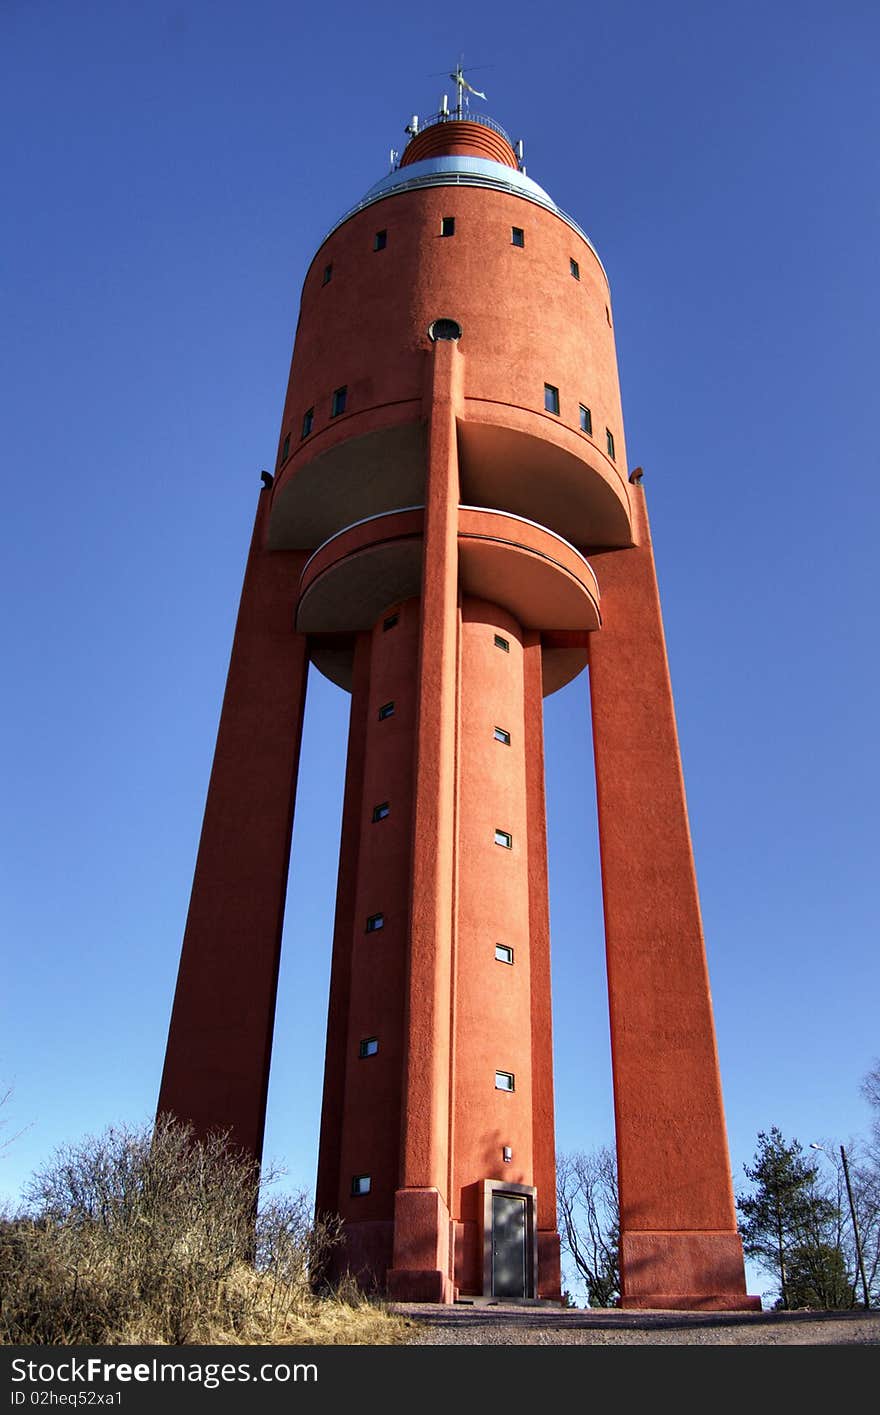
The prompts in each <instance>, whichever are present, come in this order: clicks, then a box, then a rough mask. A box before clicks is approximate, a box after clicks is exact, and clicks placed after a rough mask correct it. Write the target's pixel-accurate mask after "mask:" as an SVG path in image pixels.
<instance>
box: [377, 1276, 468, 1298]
mask: <svg viewBox="0 0 880 1415" xmlns="http://www.w3.org/2000/svg"><path fill="white" fill-rule="evenodd" d="M385 1282H386V1289H387V1292H388V1297H389V1298H390V1300H391V1301H392V1302H443V1303H446V1304H450V1303H452V1302H453V1301H454V1299H455V1293H454V1289H453V1286H452V1282H451V1280H450V1278H449V1277H448V1276H447V1274H446V1273H442V1272H440V1270H439V1269H438V1268H389V1270H388V1275H387V1277H386V1280H385Z"/></svg>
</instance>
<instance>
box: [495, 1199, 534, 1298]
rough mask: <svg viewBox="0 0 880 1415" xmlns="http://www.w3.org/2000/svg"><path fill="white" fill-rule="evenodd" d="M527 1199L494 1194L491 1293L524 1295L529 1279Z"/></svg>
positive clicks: (496, 1294) (504, 1295)
mask: <svg viewBox="0 0 880 1415" xmlns="http://www.w3.org/2000/svg"><path fill="white" fill-rule="evenodd" d="M527 1202H528V1201H527V1200H526V1199H525V1198H520V1197H518V1196H517V1195H515V1194H493V1195H492V1295H493V1296H494V1297H525V1296H526V1295H527V1294H526V1282H527V1264H526V1236H527V1228H528V1225H527V1223H526V1203H527Z"/></svg>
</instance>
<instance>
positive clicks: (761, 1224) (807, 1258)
mask: <svg viewBox="0 0 880 1415" xmlns="http://www.w3.org/2000/svg"><path fill="white" fill-rule="evenodd" d="M743 1168H744V1169H745V1173H746V1178H747V1179H750V1180H751V1181H752V1184H753V1185H754V1186H755V1187H754V1190H753V1192H752V1193H751V1194H739V1195H737V1200H736V1205H737V1208H738V1209H739V1212H740V1215H741V1222H740V1234H741V1236H742V1241H743V1248H744V1249H745V1252H746V1253H747V1254H748V1256H749V1257H750V1258H755V1259H756V1260H757V1261H758V1262H759V1263H760V1265H761V1267H763V1268H765V1269H766V1270H767V1272H771V1273H774V1274H775V1275H776V1277H777V1278H778V1281H779V1301H778V1304H777V1305H778V1306H780V1307H794V1306H798V1305H805V1304H804V1303H803V1296H804V1292H805V1291H806V1288H807V1286H808V1285H809V1283H808V1282H807V1281H806V1280H805V1275H809V1274H812V1280H813V1283H814V1285H815V1283H816V1282H818V1281H819V1277H818V1275H819V1274H822V1273H823V1272H825V1273H826V1276H829V1275H830V1270H828V1261H827V1255H826V1258H825V1260H823V1259H822V1257H821V1250H822V1249H823V1247H829V1246H831V1247H834V1246H836V1245H833V1244H828V1242H827V1238H826V1233H827V1226H828V1225H829V1224H832V1223H833V1222H834V1220H835V1218H836V1217H837V1210H836V1208H835V1206H834V1204H833V1203H831V1201H830V1200H829V1199H828V1198H826V1197H825V1196H824V1195H823V1194H821V1193H820V1192H819V1190H818V1188H817V1184H816V1175H817V1166H816V1165H814V1164H811V1163H810V1162H809V1160H808V1159H807V1158H806V1156H805V1155H804V1153H803V1151H802V1150H801V1147H800V1145H799V1144H798V1142H797V1140H792V1142H791V1144H786V1142H785V1140H784V1139H783V1137H782V1133H781V1131H780V1130H778V1129H777V1127H776V1126H775V1125H774V1126H773V1127H772V1129H771V1130H770V1132H769V1134H768V1133H767V1132H765V1131H763V1130H762V1131H761V1132H760V1134H759V1135H758V1148H757V1150H756V1152H755V1158H754V1163H753V1164H752V1166H751V1168H750V1167H749V1166H748V1165H744V1166H743ZM838 1252H839V1250H838ZM820 1285H821V1286H822V1288H823V1292H824V1291H825V1290H826V1288H827V1286H828V1284H827V1282H826V1281H825V1280H824V1279H823V1281H822V1282H821V1283H820ZM823 1305H824V1301H823ZM844 1305H846V1306H850V1305H851V1289H850V1292H849V1298H848V1300H847V1301H846V1302H845V1304H844Z"/></svg>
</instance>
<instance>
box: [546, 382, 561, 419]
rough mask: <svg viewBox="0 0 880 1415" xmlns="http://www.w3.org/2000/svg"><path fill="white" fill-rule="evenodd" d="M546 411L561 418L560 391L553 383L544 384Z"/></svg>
mask: <svg viewBox="0 0 880 1415" xmlns="http://www.w3.org/2000/svg"><path fill="white" fill-rule="evenodd" d="M544 410H545V412H548V413H555V414H556V416H557V417H558V416H559V389H558V388H554V387H553V384H552V383H545V384H544Z"/></svg>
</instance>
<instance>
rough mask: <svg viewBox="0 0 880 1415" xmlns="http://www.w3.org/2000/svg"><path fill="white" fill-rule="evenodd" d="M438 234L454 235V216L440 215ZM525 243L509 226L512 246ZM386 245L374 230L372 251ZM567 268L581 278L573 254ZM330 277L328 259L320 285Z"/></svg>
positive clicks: (521, 232)
mask: <svg viewBox="0 0 880 1415" xmlns="http://www.w3.org/2000/svg"><path fill="white" fill-rule="evenodd" d="M440 235H441V236H454V235H455V217H454V216H441V217H440ZM525 243H526V233H525V229H524V228H523V227H522V226H511V228H510V244H511V245H512V246H517V247H518V248H519V249H520V250H522V248H523V247H524V246H525ZM387 245H388V231H387V229H384V228H383V230H381V231H376V232H375V234H374V236H373V250H374V251H384V250H385V249H386V247H387ZM568 269H569V274H570V275H571V277H572V279H573V280H580V278H581V268H580V266H579V265H578V262H577V261H576V260H575V258H574V256H569V258H568ZM332 279H333V262H332V261H330V262H329V263H328V264H327V265H325V266H324V270H323V274H322V276H321V284H322V285H329V284H330V281H331V280H332Z"/></svg>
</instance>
